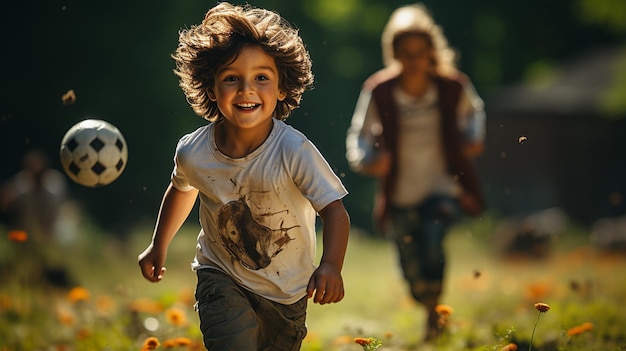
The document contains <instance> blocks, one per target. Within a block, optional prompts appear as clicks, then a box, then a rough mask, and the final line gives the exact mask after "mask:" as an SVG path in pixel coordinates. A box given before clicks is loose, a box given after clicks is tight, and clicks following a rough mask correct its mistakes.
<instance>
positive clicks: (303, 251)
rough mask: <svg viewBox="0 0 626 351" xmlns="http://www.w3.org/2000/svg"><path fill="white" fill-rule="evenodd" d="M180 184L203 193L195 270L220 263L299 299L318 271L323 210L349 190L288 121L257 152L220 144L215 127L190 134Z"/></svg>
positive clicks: (280, 297)
mask: <svg viewBox="0 0 626 351" xmlns="http://www.w3.org/2000/svg"><path fill="white" fill-rule="evenodd" d="M174 161H175V167H174V170H173V172H172V183H173V185H174V187H175V188H176V189H178V190H180V191H189V190H191V189H192V188H196V189H198V190H199V197H200V224H201V231H200V234H199V235H198V245H197V250H196V257H195V259H194V262H193V263H192V269H194V270H197V269H201V268H219V269H221V270H223V271H224V272H226V273H227V274H229V275H230V276H232V277H233V278H234V279H235V280H236V281H237V282H238V283H239V284H240V285H242V286H243V287H244V288H247V289H249V290H251V291H253V292H254V293H256V294H258V295H261V296H263V297H265V298H268V299H270V300H273V301H276V302H279V303H283V304H292V303H294V302H296V301H298V300H299V299H300V298H302V297H303V296H304V295H305V294H306V286H307V284H308V281H309V278H310V277H311V274H312V273H313V271H314V269H315V262H314V260H315V249H316V248H315V243H316V231H315V218H316V213H317V212H318V211H320V210H322V209H323V208H324V207H325V206H327V205H328V204H330V203H331V202H333V201H335V200H338V199H341V198H343V197H344V196H345V195H347V191H346V189H345V187H344V186H343V185H342V183H341V181H340V179H339V178H338V177H337V176H336V175H335V173H334V172H333V171H332V169H331V168H330V166H329V164H328V163H327V162H326V160H325V159H324V158H323V156H322V155H321V154H320V153H319V151H318V150H317V148H316V147H315V146H314V145H313V143H311V142H310V141H309V140H308V139H307V138H306V137H305V136H304V135H303V134H302V133H300V132H299V131H297V130H296V129H294V128H292V127H291V126H288V125H287V124H285V123H284V122H282V121H279V120H274V126H273V128H272V131H271V133H270V135H269V136H268V138H267V139H266V140H265V142H264V143H263V144H262V145H261V146H259V147H258V148H257V149H256V150H254V151H253V152H252V153H250V154H249V155H247V156H245V157H243V158H238V159H233V158H229V157H227V156H225V155H224V154H222V153H221V152H219V150H218V149H217V146H216V144H215V140H214V124H212V123H211V124H208V125H207V126H203V127H201V128H199V129H197V130H196V131H194V132H192V133H190V134H187V135H185V136H184V137H182V138H181V139H180V141H179V143H178V145H177V148H176V155H175V159H174Z"/></svg>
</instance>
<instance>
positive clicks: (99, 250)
mask: <svg viewBox="0 0 626 351" xmlns="http://www.w3.org/2000/svg"><path fill="white" fill-rule="evenodd" d="M493 226H494V225H493V224H492V223H489V222H488V221H485V222H482V223H480V224H476V223H474V224H472V225H470V224H466V225H462V226H459V227H457V228H456V230H455V231H454V232H453V233H451V235H450V236H449V237H448V238H447V241H446V246H447V252H448V260H449V265H448V274H447V276H446V285H445V294H444V297H443V300H442V303H444V304H447V305H449V306H450V307H451V308H452V309H453V312H452V314H451V315H450V317H449V321H448V324H447V326H446V329H445V332H444V333H443V335H442V336H441V337H440V338H439V339H437V340H435V341H434V342H432V343H429V344H423V343H421V340H422V336H423V335H422V332H423V323H424V321H423V319H424V314H423V311H422V310H421V308H420V306H419V305H416V304H415V303H414V302H413V301H412V300H411V298H410V297H409V295H408V293H407V289H406V285H405V283H404V282H403V280H402V277H401V273H400V271H399V267H398V265H397V264H396V257H395V251H394V248H393V246H392V245H391V244H390V243H389V242H387V241H385V240H383V239H381V238H372V237H371V236H369V235H366V234H365V233H362V232H360V231H358V230H357V229H354V230H353V232H352V233H351V240H350V245H349V248H348V253H347V256H346V261H345V266H344V272H343V276H344V280H345V285H346V297H345V299H344V300H343V301H342V302H340V303H338V304H332V305H324V306H319V305H313V304H310V305H309V310H308V328H309V334H308V335H307V338H306V339H305V342H304V343H303V346H302V350H305V351H306V350H309V351H314V350H324V351H333V350H341V351H343V350H345V351H350V350H362V349H363V347H362V346H360V345H357V344H355V343H354V338H356V337H373V338H376V339H378V340H380V341H381V342H382V346H381V347H380V348H379V350H381V351H382V350H494V351H497V350H506V345H508V344H510V343H514V344H516V345H517V347H518V348H517V349H518V350H528V349H529V341H530V339H531V335H532V338H533V347H532V350H537V351H538V350H544V351H549V350H603V351H604V350H626V327H624V326H625V325H626V310H624V309H623V307H622V306H621V305H622V304H623V302H624V301H626V282H625V281H624V280H623V279H624V278H623V274H624V267H626V266H625V263H626V255H624V254H623V253H621V254H620V253H609V252H605V251H601V250H598V249H596V248H593V247H590V246H589V245H588V244H587V239H586V238H587V235H586V234H585V233H584V232H581V231H576V230H574V229H570V230H568V232H567V233H566V234H562V235H560V236H558V237H556V238H555V240H554V242H552V244H551V251H550V254H549V255H548V256H547V257H545V258H543V259H532V258H528V257H523V256H519V255H518V256H511V255H509V256H506V255H499V254H497V253H496V252H495V250H494V248H493V245H492V243H493V242H494V239H495V238H494V237H493ZM196 230H197V228H196V227H194V226H189V227H185V229H184V230H183V231H182V232H181V233H179V235H178V236H177V237H176V238H175V240H174V242H173V243H172V245H171V246H170V251H169V257H168V264H167V267H168V272H167V274H166V276H165V279H164V280H163V281H162V282H161V283H159V284H151V283H148V282H147V281H145V280H144V279H143V278H142V277H141V275H140V272H139V269H138V266H137V263H136V256H137V254H138V253H139V252H140V251H141V250H142V249H143V247H144V246H145V245H146V244H147V243H148V240H149V238H150V235H151V228H150V225H145V226H139V227H138V228H136V229H135V230H134V231H133V234H132V236H131V237H130V239H128V240H127V241H125V242H120V241H116V240H110V239H109V237H108V236H107V235H106V233H102V232H101V231H99V230H97V229H96V228H93V227H89V226H88V225H85V224H83V225H82V226H81V234H80V236H78V237H77V240H76V241H75V242H72V243H71V244H67V245H66V246H63V247H52V246H51V247H48V248H47V249H45V250H42V252H41V253H38V251H36V248H34V247H33V246H32V245H30V244H29V241H28V239H26V241H20V240H16V239H15V238H13V240H10V239H9V238H8V237H7V231H6V230H4V229H3V228H0V234H2V237H1V238H0V264H1V266H0V351H17V350H55V351H56V350H70V351H83V350H85V351H92V350H98V351H100V350H113V351H117V350H142V349H144V350H146V349H151V347H153V346H156V345H157V341H158V345H159V346H158V347H156V349H172V350H204V348H203V346H201V341H200V340H201V336H200V333H199V330H198V320H197V316H196V315H195V313H194V311H193V308H192V306H193V303H194V301H193V296H192V293H193V289H194V287H195V276H194V274H193V273H192V272H191V270H190V269H189V262H190V260H191V259H192V255H193V253H194V249H193V248H194V242H195V237H196ZM38 257H46V266H47V267H48V268H49V269H48V270H47V271H43V270H42V269H41V263H42V262H41V259H38ZM55 267H66V269H67V273H68V275H69V278H70V282H68V283H67V284H66V286H52V285H51V284H49V283H45V281H46V280H54V279H56V280H59V278H58V275H59V274H58V272H56V271H54V270H53V268H55ZM55 272H56V275H55ZM55 277H56V278H55ZM57 285H58V284H57ZM538 302H542V303H546V304H548V305H549V306H550V307H551V308H550V310H549V311H548V312H546V313H542V314H539V312H538V311H537V310H536V309H535V307H534V304H535V303H538ZM538 317H539V318H538ZM535 323H536V329H535V331H534V334H533V327H534V326H535ZM150 337H154V338H155V339H150ZM150 343H152V344H150ZM509 349H512V348H509Z"/></svg>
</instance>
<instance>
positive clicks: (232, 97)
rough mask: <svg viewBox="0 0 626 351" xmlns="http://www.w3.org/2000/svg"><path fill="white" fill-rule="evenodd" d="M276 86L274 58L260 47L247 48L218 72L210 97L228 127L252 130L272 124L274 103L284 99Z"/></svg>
mask: <svg viewBox="0 0 626 351" xmlns="http://www.w3.org/2000/svg"><path fill="white" fill-rule="evenodd" d="M278 83H279V74H278V69H277V68H276V63H275V61H274V58H272V57H271V56H269V55H268V54H267V53H265V51H263V50H262V49H261V48H259V47H256V46H246V47H244V48H243V49H242V50H241V52H239V55H238V56H237V58H236V59H235V60H234V61H233V62H231V63H229V64H227V65H225V66H223V67H220V68H219V69H218V70H217V75H216V77H215V85H214V87H213V90H212V92H210V93H209V95H210V98H211V100H213V101H216V102H217V106H218V107H219V109H220V111H221V112H222V115H224V118H225V119H227V120H228V121H229V122H230V123H231V124H233V125H236V126H238V127H240V128H253V127H256V126H259V125H261V124H263V123H264V122H267V121H268V120H271V118H272V114H273V112H274V109H275V108H276V104H277V102H278V101H282V100H284V99H285V97H286V93H285V92H283V91H281V90H280V89H279V87H278Z"/></svg>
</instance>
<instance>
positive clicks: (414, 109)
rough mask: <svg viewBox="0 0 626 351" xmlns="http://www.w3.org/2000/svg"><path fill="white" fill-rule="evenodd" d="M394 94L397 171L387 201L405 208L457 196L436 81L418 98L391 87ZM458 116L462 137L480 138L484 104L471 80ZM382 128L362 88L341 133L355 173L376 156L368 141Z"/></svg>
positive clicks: (371, 103) (365, 91) (376, 136)
mask: <svg viewBox="0 0 626 351" xmlns="http://www.w3.org/2000/svg"><path fill="white" fill-rule="evenodd" d="M393 97H394V100H395V101H396V102H397V104H398V121H399V131H398V175H397V178H396V186H395V192H394V193H393V194H391V196H390V199H389V200H390V203H391V204H393V205H395V206H401V207H403V206H404V207H406V206H413V205H416V204H419V203H420V202H421V201H423V200H424V199H425V198H426V197H427V196H429V195H431V194H440V195H449V196H457V195H458V194H459V192H460V188H459V185H458V184H457V182H455V181H454V179H452V177H451V176H450V175H449V174H448V173H447V165H446V161H445V155H444V151H443V144H442V141H441V137H442V133H441V131H440V129H441V122H440V118H441V116H440V112H439V109H438V108H437V104H438V98H439V97H438V94H437V89H436V85H435V84H434V83H432V84H430V86H429V89H428V90H427V92H426V93H425V94H424V95H423V96H421V97H419V98H416V97H413V96H410V95H408V94H406V93H404V92H403V91H402V90H401V89H400V88H399V87H396V88H394V90H393ZM457 115H458V127H459V130H460V131H461V134H462V135H463V137H464V139H465V141H466V142H482V141H483V139H484V136H485V115H484V111H483V102H482V100H481V99H480V97H479V96H478V95H477V94H476V91H475V90H474V87H473V86H472V85H471V83H468V84H467V85H465V86H464V90H463V94H461V98H460V100H459V104H458V108H457ZM382 128H383V127H382V122H381V120H380V116H379V114H378V109H377V107H376V103H375V101H374V99H372V93H371V91H368V90H363V91H361V94H360V95H359V99H358V101H357V105H356V108H355V111H354V115H353V117H352V123H351V125H350V128H349V130H348V134H347V137H346V150H347V152H346V158H347V160H348V162H349V164H350V166H351V167H352V168H353V169H355V170H357V171H358V170H359V169H360V168H361V167H362V165H364V164H367V163H368V162H369V161H371V160H372V159H374V158H375V157H376V156H375V153H376V147H375V145H373V143H374V141H375V140H377V139H378V138H379V137H380V135H381V134H382Z"/></svg>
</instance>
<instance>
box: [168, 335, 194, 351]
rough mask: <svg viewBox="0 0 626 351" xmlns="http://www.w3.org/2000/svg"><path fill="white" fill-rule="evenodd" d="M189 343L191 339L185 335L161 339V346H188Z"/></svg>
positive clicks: (170, 347) (169, 347)
mask: <svg viewBox="0 0 626 351" xmlns="http://www.w3.org/2000/svg"><path fill="white" fill-rule="evenodd" d="M189 345H191V340H190V339H188V338H185V337H178V338H173V339H167V340H165V341H163V345H162V346H163V348H166V349H172V348H174V347H178V346H189Z"/></svg>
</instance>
